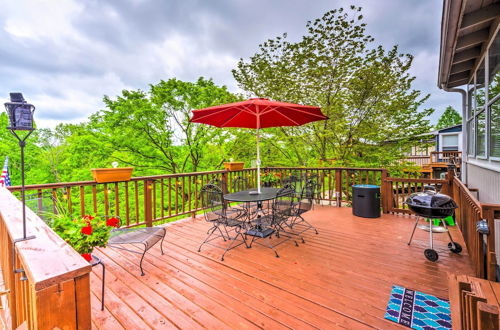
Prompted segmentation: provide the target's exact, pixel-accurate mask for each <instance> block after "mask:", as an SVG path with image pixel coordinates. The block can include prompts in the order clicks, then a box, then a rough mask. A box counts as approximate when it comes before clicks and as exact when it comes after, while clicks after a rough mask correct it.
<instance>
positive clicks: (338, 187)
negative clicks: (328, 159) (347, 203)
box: [335, 169, 342, 207]
mask: <svg viewBox="0 0 500 330" xmlns="http://www.w3.org/2000/svg"><path fill="white" fill-rule="evenodd" d="M335 198H336V199H337V206H338V207H341V206H342V170H341V169H336V170H335Z"/></svg>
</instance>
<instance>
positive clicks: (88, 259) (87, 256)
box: [81, 253, 92, 262]
mask: <svg viewBox="0 0 500 330" xmlns="http://www.w3.org/2000/svg"><path fill="white" fill-rule="evenodd" d="M81 256H82V257H83V259H85V260H87V261H89V262H90V261H91V260H92V255H91V254H90V253H82V254H81Z"/></svg>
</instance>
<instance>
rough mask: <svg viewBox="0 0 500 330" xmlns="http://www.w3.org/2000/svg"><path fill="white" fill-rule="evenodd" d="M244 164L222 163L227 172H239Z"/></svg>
mask: <svg viewBox="0 0 500 330" xmlns="http://www.w3.org/2000/svg"><path fill="white" fill-rule="evenodd" d="M244 164H245V163H244V162H227V163H224V169H226V170H227V171H239V170H242V169H243V165H244Z"/></svg>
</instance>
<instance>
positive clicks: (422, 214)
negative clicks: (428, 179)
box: [406, 189, 462, 261]
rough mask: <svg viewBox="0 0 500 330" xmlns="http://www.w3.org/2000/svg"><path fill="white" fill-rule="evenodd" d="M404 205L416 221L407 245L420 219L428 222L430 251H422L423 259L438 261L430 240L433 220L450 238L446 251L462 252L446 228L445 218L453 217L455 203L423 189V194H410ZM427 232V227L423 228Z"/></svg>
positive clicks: (443, 196)
mask: <svg viewBox="0 0 500 330" xmlns="http://www.w3.org/2000/svg"><path fill="white" fill-rule="evenodd" d="M406 204H407V205H408V208H409V209H410V210H411V211H413V212H414V213H415V215H416V216H417V220H416V221H415V227H413V231H412V233H411V237H410V240H409V242H408V245H410V243H411V240H412V238H413V235H414V234H415V229H416V228H417V226H418V222H419V221H420V219H421V218H426V219H427V220H428V223H429V225H428V230H429V241H430V247H431V248H430V249H426V250H425V251H424V255H425V257H426V258H427V259H428V260H430V261H437V260H438V257H439V256H438V253H437V252H436V251H435V250H434V244H433V240H432V234H433V230H432V224H433V220H434V219H439V220H440V221H441V223H442V224H443V227H444V231H445V232H446V233H447V234H448V237H449V238H450V243H448V249H450V251H451V252H453V253H460V252H462V247H461V246H460V244H458V243H456V242H454V241H453V238H452V237H451V234H450V232H449V230H448V228H447V226H446V221H445V220H444V219H445V218H446V217H448V216H450V215H453V213H454V212H455V209H456V208H457V207H458V206H457V204H456V203H455V201H454V200H453V199H452V198H451V197H450V196H448V195H444V194H440V193H437V192H436V191H434V190H431V189H425V190H424V191H423V192H418V193H414V194H411V195H410V196H409V197H408V198H407V199H406ZM425 227H426V228H425V229H426V230H427V226H425Z"/></svg>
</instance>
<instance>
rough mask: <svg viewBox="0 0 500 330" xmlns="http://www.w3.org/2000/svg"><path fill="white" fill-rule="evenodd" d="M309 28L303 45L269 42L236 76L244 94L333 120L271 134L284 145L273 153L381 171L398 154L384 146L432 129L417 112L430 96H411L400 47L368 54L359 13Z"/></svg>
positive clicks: (337, 14)
mask: <svg viewBox="0 0 500 330" xmlns="http://www.w3.org/2000/svg"><path fill="white" fill-rule="evenodd" d="M306 27H307V34H306V35H305V36H303V37H302V40H300V41H298V42H289V41H288V39H287V34H286V33H285V34H283V35H282V36H279V37H276V38H274V39H269V40H267V41H266V42H264V43H263V44H261V45H259V51H258V52H257V53H256V54H255V55H253V56H252V57H250V59H249V60H248V61H245V60H243V59H241V60H240V61H239V62H238V65H237V68H236V69H234V70H233V75H234V77H235V79H236V81H237V82H238V84H239V86H240V87H241V88H242V89H243V90H245V91H246V92H247V93H248V94H253V95H256V96H259V97H269V98H272V99H276V100H281V101H288V102H295V103H303V104H310V105H317V106H320V107H321V109H322V111H323V112H324V113H325V114H326V115H327V116H328V117H329V118H330V119H329V120H327V121H324V122H317V123H314V124H310V125H306V126H303V127H293V128H279V129H275V130H273V131H270V132H273V133H274V137H273V139H274V140H275V141H277V140H278V141H283V143H282V145H281V146H280V145H278V144H276V145H275V147H276V148H281V149H285V150H284V152H286V153H290V152H292V153H293V154H294V156H293V158H294V159H295V160H296V163H297V164H300V165H306V164H307V163H311V162H312V161H317V160H318V159H321V160H325V159H331V158H334V159H336V160H337V162H338V163H339V164H352V163H354V162H357V161H359V160H362V162H364V163H365V164H370V163H373V164H379V165H380V164H381V163H383V162H388V161H386V160H385V158H391V157H392V158H395V157H397V156H398V152H396V151H397V150H401V149H402V148H399V147H397V148H394V149H393V152H392V151H391V152H386V151H387V150H385V152H384V149H386V148H387V144H385V143H384V141H388V140H392V141H395V140H397V141H401V142H400V143H404V141H407V139H406V138H409V137H410V136H412V135H415V134H420V133H425V132H427V131H428V130H429V129H430V123H429V121H428V120H427V119H426V117H427V116H428V115H430V114H431V113H432V109H426V110H420V109H419V107H420V106H421V105H422V103H423V102H425V100H426V99H427V98H428V96H422V95H421V92H420V91H418V90H413V89H412V88H411V84H412V82H413V80H414V79H415V78H414V77H412V76H411V75H410V74H409V69H410V67H411V63H412V59H413V58H412V56H411V55H403V54H399V52H398V48H397V46H394V47H393V48H392V49H390V50H389V51H386V50H384V49H383V48H382V47H381V46H378V47H372V46H371V43H372V42H373V38H372V37H371V36H369V35H367V34H366V33H365V27H366V24H365V23H363V16H362V15H361V8H359V7H355V6H351V7H350V10H344V9H343V8H340V9H334V10H331V11H329V12H327V13H326V14H325V15H324V16H323V17H322V18H319V19H316V20H314V21H313V22H308V23H307V25H306ZM276 137H278V139H277V138H276ZM304 141H307V143H304ZM381 149H382V150H381Z"/></svg>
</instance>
